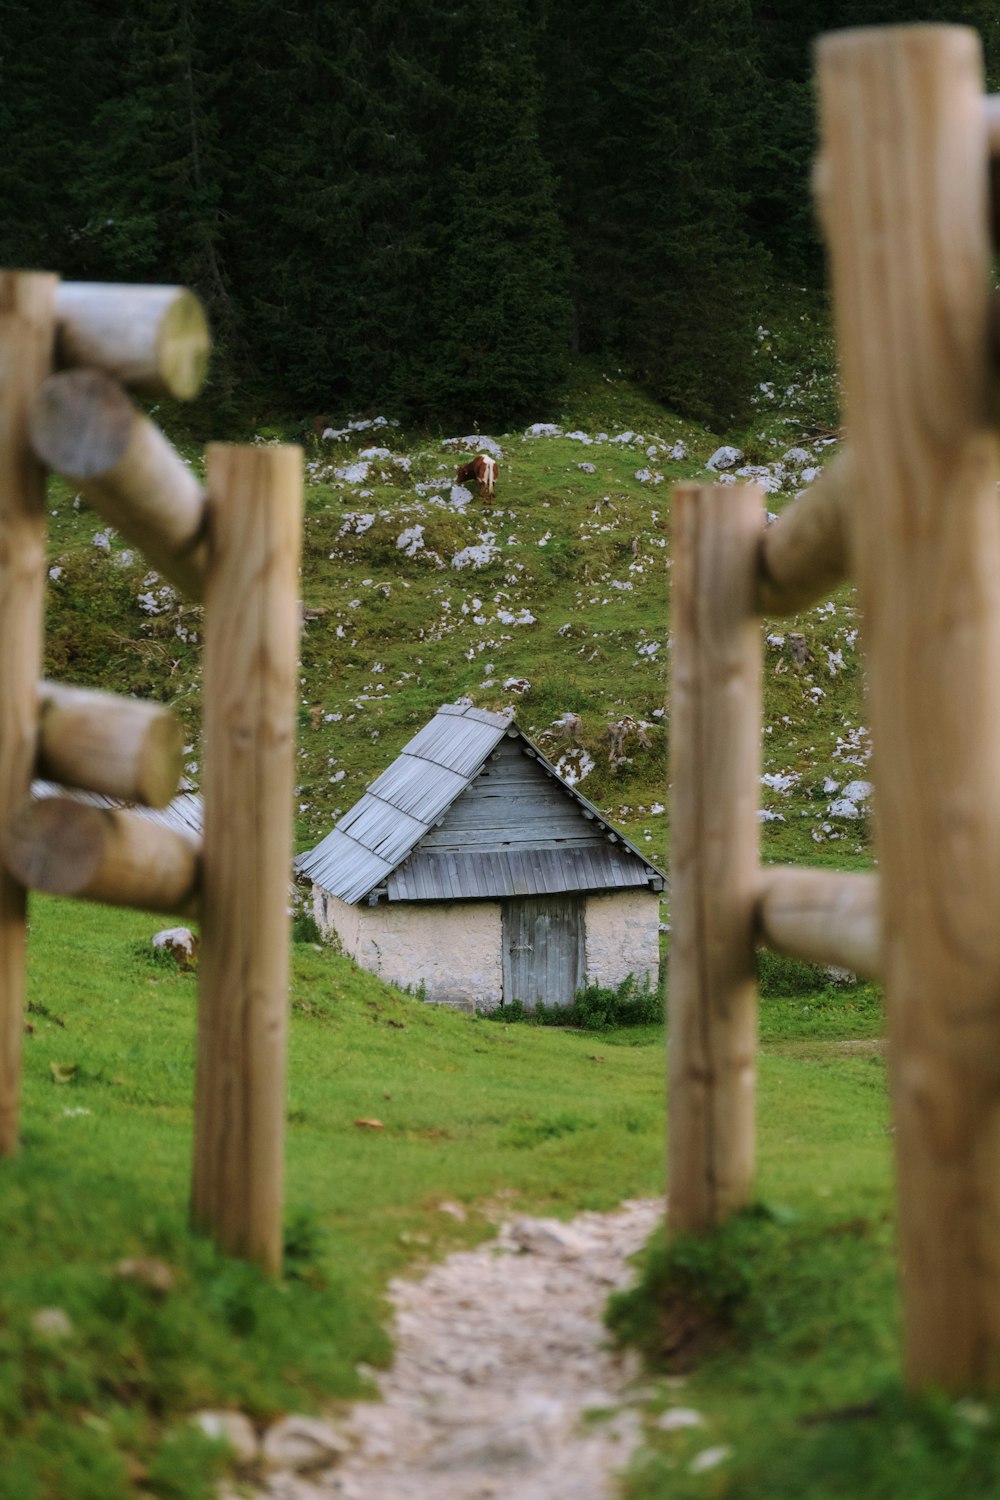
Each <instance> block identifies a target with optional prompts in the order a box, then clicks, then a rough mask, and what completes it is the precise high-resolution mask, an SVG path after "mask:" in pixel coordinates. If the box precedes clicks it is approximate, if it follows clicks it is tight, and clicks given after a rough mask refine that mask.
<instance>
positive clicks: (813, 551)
mask: <svg viewBox="0 0 1000 1500" xmlns="http://www.w3.org/2000/svg"><path fill="white" fill-rule="evenodd" d="M854 487H855V478H854V469H853V464H852V461H851V455H850V453H849V452H848V451H847V450H846V449H844V450H842V451H841V452H840V453H838V454H837V456H836V458H835V459H834V460H833V462H832V463H831V464H830V465H829V466H828V467H827V468H826V469H825V470H824V471H823V473H822V474H821V476H820V477H819V479H817V481H816V483H815V484H813V485H810V487H809V488H808V489H807V490H803V492H802V494H801V495H798V496H797V497H796V498H795V499H794V500H793V501H792V503H791V505H789V506H788V508H787V510H784V511H783V512H782V513H781V515H780V516H779V517H778V519H777V520H776V521H774V522H772V524H771V525H770V526H767V527H765V529H764V533H763V535H762V537H761V541H760V555H759V562H758V575H757V609H758V611H759V613H760V614H762V615H794V614H798V612H799V610H800V609H806V608H808V606H809V605H810V604H815V603H816V601H817V600H818V599H822V598H824V597H825V596H826V595H827V594H829V593H830V592H831V590H832V589H835V588H836V587H837V586H838V584H841V583H843V582H844V579H845V578H846V577H847V576H848V572H849V556H848V553H849V521H850V502H851V498H852V496H853V494H854Z"/></svg>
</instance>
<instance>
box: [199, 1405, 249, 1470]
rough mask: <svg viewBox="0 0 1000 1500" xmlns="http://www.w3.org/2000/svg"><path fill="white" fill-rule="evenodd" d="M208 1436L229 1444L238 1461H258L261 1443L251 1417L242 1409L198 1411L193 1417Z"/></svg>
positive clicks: (241, 1462) (242, 1462)
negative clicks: (245, 1414)
mask: <svg viewBox="0 0 1000 1500" xmlns="http://www.w3.org/2000/svg"><path fill="white" fill-rule="evenodd" d="M191 1421H192V1422H193V1423H194V1425H195V1426H196V1427H200V1428H201V1430H202V1432H203V1433H204V1434H205V1436H206V1437H207V1438H211V1439H212V1440H213V1441H214V1442H219V1441H223V1442H226V1443H228V1444H229V1446H230V1448H231V1449H232V1453H233V1457H234V1458H235V1459H236V1462H237V1463H240V1464H252V1463H256V1461H257V1458H258V1455H259V1453H260V1443H259V1442H258V1440H257V1434H256V1432H255V1431H254V1428H253V1423H252V1422H251V1421H250V1418H249V1417H247V1416H244V1414H243V1412H241V1411H197V1412H195V1414H194V1416H193V1417H192V1418H191Z"/></svg>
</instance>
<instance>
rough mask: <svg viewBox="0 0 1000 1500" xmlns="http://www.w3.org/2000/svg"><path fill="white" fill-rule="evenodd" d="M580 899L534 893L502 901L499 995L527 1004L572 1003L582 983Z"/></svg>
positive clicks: (582, 936) (506, 1002)
mask: <svg viewBox="0 0 1000 1500" xmlns="http://www.w3.org/2000/svg"><path fill="white" fill-rule="evenodd" d="M585 965H586V958H585V955H584V914H583V901H582V900H581V899H580V897H579V896H535V897H527V898H524V899H522V900H516V901H505V902H504V904H503V999H504V1004H505V1005H510V1004H511V1003H512V1002H513V1001H514V1000H520V1001H522V1003H523V1004H524V1005H526V1006H527V1007H528V1008H529V1009H534V1007H535V1006H536V1005H537V1004H538V1002H539V1001H542V1002H544V1004H546V1005H572V1003H573V997H574V995H575V994H576V991H577V990H578V989H579V987H580V985H581V984H582V983H583V973H584V968H585Z"/></svg>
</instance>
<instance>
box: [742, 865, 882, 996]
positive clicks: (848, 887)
mask: <svg viewBox="0 0 1000 1500" xmlns="http://www.w3.org/2000/svg"><path fill="white" fill-rule="evenodd" d="M756 917H757V932H758V937H759V940H760V941H761V942H762V943H763V944H764V946H765V947H767V948H774V949H775V950H776V951H777V952H778V953H787V954H788V955H789V956H790V957H791V958H801V959H804V960H805V961H806V962H807V963H812V964H835V965H836V966H837V967H838V968H841V969H850V970H851V972H852V973H854V974H859V975H860V976H861V977H862V979H879V978H881V974H882V931H881V913H880V908H879V884H878V876H877V875H867V874H865V875H861V874H848V873H847V872H846V871H845V872H841V871H839V870H810V869H802V868H797V867H795V866H792V865H769V866H766V867H765V868H764V869H762V870H761V872H760V876H759V883H758V896H757V907H756Z"/></svg>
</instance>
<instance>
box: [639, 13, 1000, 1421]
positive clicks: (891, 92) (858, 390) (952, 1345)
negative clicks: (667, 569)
mask: <svg viewBox="0 0 1000 1500" xmlns="http://www.w3.org/2000/svg"><path fill="white" fill-rule="evenodd" d="M817 64H818V82H819V99H820V122H821V146H820V151H819V157H818V160H817V163H816V171H815V188H816V195H817V200H818V207H819V213H820V217H821V220H822V223H823V227H824V231H825V235H826V239H827V244H828V250H829V259H830V265H831V269H832V280H833V291H834V305H835V316H836V329H837V337H838V342H839V349H840V360H841V370H842V377H843V389H844V401H845V417H846V425H847V432H848V443H847V446H846V447H845V450H844V451H843V453H842V455H841V456H840V457H839V458H838V459H837V461H836V462H835V463H834V464H833V465H832V467H831V468H830V469H829V470H828V471H827V473H826V474H825V475H824V476H823V478H822V479H821V480H820V481H819V482H818V484H817V485H816V486H815V487H814V488H813V489H811V490H809V491H807V492H805V493H804V494H803V495H801V496H800V497H799V498H798V499H797V500H796V501H795V502H794V503H793V504H792V505H791V506H790V507H789V508H788V509H787V510H786V511H785V512H784V514H783V515H782V516H781V517H780V518H779V519H778V521H776V522H775V523H774V524H773V525H771V526H769V527H765V525H764V516H763V509H762V505H761V496H760V493H759V491H757V490H756V489H755V488H754V487H745V488H736V487H733V488H722V487H708V486H705V487H699V486H695V485H685V486H681V487H680V488H679V490H678V491H677V494H676V498H675V511H674V562H673V641H674V644H673V691H672V781H673V794H672V814H671V819H672V821H671V836H672V842H673V913H672V923H673V946H672V952H671V959H670V1068H669V1071H670V1132H669V1178H670V1191H669V1210H668V1217H669V1224H670V1227H671V1228H672V1229H673V1230H675V1231H703V1230H706V1229H708V1228H709V1227H711V1226H712V1225H714V1224H716V1223H718V1222H719V1221H721V1220H722V1219H724V1218H725V1217H726V1216H727V1215H729V1214H730V1213H732V1212H733V1211H734V1210H737V1209H739V1208H740V1207H741V1206H743V1205H744V1204H746V1203H747V1201H748V1199H749V1198H750V1196H751V1193H752V1189H753V1174H754V1073H755V1046H756V1037H755V1031H756V983H755V972H754V967H755V966H754V948H755V945H756V944H763V945H765V946H767V947H770V948H774V949H776V950H778V951H780V952H784V953H788V954H792V955H794V956H797V957H802V958H809V959H812V960H814V961H816V962H821V963H831V964H841V965H844V966H845V967H848V968H851V969H854V970H856V971H858V972H860V973H862V974H865V975H868V976H874V977H880V978H882V979H883V980H884V984H885V993H886V1006H887V1016H888V1034H889V1055H890V1080H891V1100H892V1113H893V1121H894V1142H895V1153H896V1177H897V1195H898V1212H899V1251H900V1263H901V1279H902V1292H903V1315H904V1316H903V1321H904V1344H905V1356H904V1358H905V1369H906V1375H907V1379H908V1381H909V1383H910V1385H911V1386H913V1387H916V1388H921V1387H927V1386H938V1387H942V1388H944V1389H950V1390H953V1391H959V1390H968V1389H976V1388H979V1389H990V1388H996V1387H997V1386H1000V494H998V491H997V475H998V468H1000V466H998V463H997V457H998V455H997V436H996V414H997V408H996V390H997V379H996V356H995V353H994V349H995V345H994V342H993V332H992V330H993V329H994V328H995V327H996V326H997V319H996V306H997V304H996V300H995V297H994V294H993V293H991V289H990V287H991V268H992V257H993V253H994V246H993V228H992V225H993V218H992V212H994V211H995V204H994V205H993V209H992V211H991V202H990V191H989V189H990V176H991V170H992V167H991V150H992V148H993V147H994V144H995V143H996V139H997V135H998V133H1000V132H998V130H997V120H998V115H997V106H996V102H995V101H991V100H984V97H983V81H982V63H981V57H980V47H979V41H978V38H977V37H976V35H975V34H974V33H973V32H970V31H968V30H965V29H964V28H959V27H952V26H909V27H897V28H876V29H870V30H869V29H866V30H857V31H847V32H840V33H836V34H831V35H828V36H826V37H823V38H822V39H821V40H820V42H819V45H818V48H817ZM998 149H1000V147H998ZM849 572H850V573H853V575H854V576H855V578H856V581H857V586H858V591H859V595H860V603H861V608H862V616H863V621H864V630H863V636H864V650H865V658H866V665H867V674H868V685H869V710H868V711H869V714H870V721H871V729H872V739H873V746H874V751H873V757H872V771H871V774H872V779H873V783H874V793H873V800H874V814H875V830H876V850H877V855H878V872H877V874H873V875H856V874H846V873H844V874H837V873H831V872H820V871H816V870H805V869H801V870H800V869H791V868H762V867H761V866H760V863H759V852H758V850H759V845H758V817H757V810H758V797H759V775H760V750H759V746H760V717H761V686H760V684H761V629H760V625H759V618H760V616H762V615H767V614H772V613H776V614H783V613H784V614H790V613H794V612H795V611H797V610H799V609H802V608H804V607H805V606H807V605H809V604H812V603H815V602H816V600H817V599H819V598H820V597H821V596H822V595H823V594H824V593H825V592H826V591H828V590H829V589H830V588H831V587H833V586H835V585H836V584H837V583H839V582H841V581H842V580H843V579H845V578H846V577H847V576H848V574H849Z"/></svg>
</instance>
